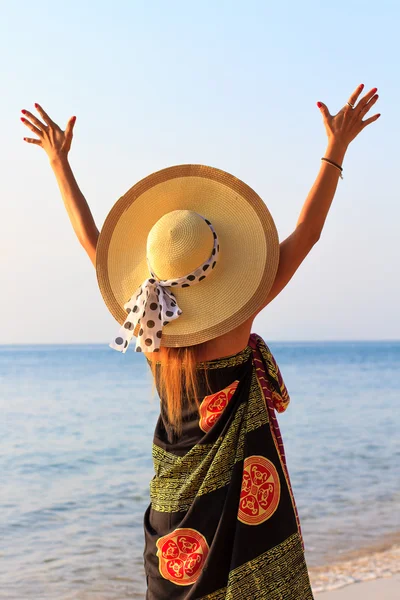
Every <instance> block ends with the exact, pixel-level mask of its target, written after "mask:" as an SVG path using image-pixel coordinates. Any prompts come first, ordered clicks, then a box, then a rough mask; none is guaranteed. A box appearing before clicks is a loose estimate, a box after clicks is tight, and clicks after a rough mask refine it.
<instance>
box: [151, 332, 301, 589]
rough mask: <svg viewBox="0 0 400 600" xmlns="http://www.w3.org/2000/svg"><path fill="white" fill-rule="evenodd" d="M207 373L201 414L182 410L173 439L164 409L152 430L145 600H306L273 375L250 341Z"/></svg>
mask: <svg viewBox="0 0 400 600" xmlns="http://www.w3.org/2000/svg"><path fill="white" fill-rule="evenodd" d="M204 365H206V366H207V369H208V379H209V385H210V387H211V390H210V389H208V390H207V388H206V385H205V381H204V378H202V377H201V376H200V377H199V378H200V388H201V390H202V392H203V393H202V395H201V398H202V402H201V406H200V411H197V410H195V411H193V410H192V411H190V410H189V409H187V410H186V411H185V410H184V413H183V417H184V425H183V431H182V434H181V435H180V436H179V438H178V439H176V438H175V437H174V434H173V432H172V431H171V430H170V428H169V427H168V423H167V420H166V418H165V416H164V414H163V410H162V409H161V415H160V417H159V420H158V422H157V425H156V430H155V435H154V444H153V460H154V468H155V476H154V478H153V480H152V481H151V484H150V497H151V504H150V506H149V507H148V509H147V511H146V514H145V520H144V527H145V551H144V563H145V571H146V577H147V587H148V589H147V595H146V598H147V600H178V599H179V600H183V599H185V600H186V599H187V600H189V599H190V600H194V599H198V600H206V599H207V600H256V599H257V600H263V599H265V600H267V599H268V600H278V599H280V600H312V598H313V595H312V591H311V586H310V581H309V577H308V571H307V566H306V562H305V558H304V546H303V541H302V536H301V530H300V524H299V519H298V515H297V510H296V505H295V501H294V498H293V494H292V489H291V485H290V480H289V475H288V472H287V467H286V460H285V454H284V449H283V443H282V438H281V435H280V431H279V427H278V423H277V419H276V412H283V411H284V410H285V409H286V408H287V405H288V404H289V396H288V393H287V390H286V387H285V384H284V382H283V380H282V377H281V374H280V371H279V367H278V366H277V364H276V362H275V360H274V358H273V356H272V354H271V352H270V350H269V348H268V347H267V346H266V344H265V342H264V341H263V340H262V339H261V338H260V337H259V336H257V335H255V334H252V335H251V336H250V340H249V346H248V347H247V348H245V349H244V350H242V351H241V352H239V353H237V354H235V355H233V356H230V357H227V358H222V359H217V360H212V361H207V363H203V366H204ZM201 366H202V365H201V364H200V365H199V374H201V372H202V370H201V368H200V367H201ZM202 386H204V387H202ZM162 405H163V403H162V401H161V407H162ZM199 412H200V414H199Z"/></svg>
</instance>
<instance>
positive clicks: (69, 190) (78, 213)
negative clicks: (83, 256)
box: [50, 156, 99, 265]
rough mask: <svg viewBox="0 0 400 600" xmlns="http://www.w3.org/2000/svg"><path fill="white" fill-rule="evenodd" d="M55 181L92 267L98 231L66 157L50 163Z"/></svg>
mask: <svg viewBox="0 0 400 600" xmlns="http://www.w3.org/2000/svg"><path fill="white" fill-rule="evenodd" d="M50 165H51V168H52V169H53V173H54V175H55V177H56V179H57V183H58V187H59V188H60V192H61V196H62V199H63V201H64V205H65V208H66V210H67V213H68V216H69V218H70V221H71V224H72V227H73V228H74V231H75V233H76V236H77V238H78V240H79V242H80V243H81V245H82V246H83V248H84V249H85V250H86V252H87V254H88V256H89V258H90V260H91V261H92V263H93V265H95V263H96V247H97V240H98V238H99V231H98V229H97V227H96V223H95V222H94V219H93V215H92V213H91V212H90V208H89V205H88V203H87V202H86V199H85V197H84V195H83V194H82V192H81V190H80V189H79V186H78V184H77V182H76V179H75V177H74V174H73V172H72V169H71V166H70V164H69V162H68V158H67V157H66V156H59V157H56V158H53V159H52V160H51V161H50Z"/></svg>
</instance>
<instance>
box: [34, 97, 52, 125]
mask: <svg viewBox="0 0 400 600" xmlns="http://www.w3.org/2000/svg"><path fill="white" fill-rule="evenodd" d="M35 108H36V110H37V111H38V113H39V115H40V116H41V117H42V119H43V121H44V122H45V123H46V125H49V126H50V127H54V126H55V123H54V121H53V120H52V119H50V117H49V115H48V114H47V113H46V111H45V110H43V108H42V107H41V106H40V104H38V103H37V102H35Z"/></svg>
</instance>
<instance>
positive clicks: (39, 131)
mask: <svg viewBox="0 0 400 600" xmlns="http://www.w3.org/2000/svg"><path fill="white" fill-rule="evenodd" d="M21 121H22V122H23V124H24V125H26V126H27V127H29V129H30V130H31V131H32V132H33V133H36V135H38V136H39V137H41V136H42V135H43V131H42V130H41V129H38V128H37V127H35V126H34V125H33V124H32V123H31V122H30V121H28V119H25V118H24V117H21Z"/></svg>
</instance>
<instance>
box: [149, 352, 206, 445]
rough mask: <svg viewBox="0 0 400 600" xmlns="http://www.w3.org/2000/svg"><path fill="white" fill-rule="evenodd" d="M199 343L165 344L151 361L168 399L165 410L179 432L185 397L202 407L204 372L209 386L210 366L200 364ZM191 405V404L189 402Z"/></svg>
mask: <svg viewBox="0 0 400 600" xmlns="http://www.w3.org/2000/svg"><path fill="white" fill-rule="evenodd" d="M198 348H199V346H185V347H183V348H167V347H165V346H162V347H161V348H160V352H159V353H158V359H157V362H156V361H154V362H152V363H151V370H152V373H153V377H154V381H155V383H156V384H157V386H158V389H159V393H160V396H161V397H162V398H163V399H164V401H165V410H166V415H167V418H168V421H169V423H170V424H171V425H172V426H173V428H174V429H175V431H176V432H177V433H180V432H181V430H182V406H183V400H184V398H186V399H187V400H188V401H189V403H191V404H192V406H191V408H195V407H197V408H198V407H199V405H200V400H201V399H200V398H199V396H198V392H199V378H198V376H199V373H200V372H201V373H203V374H204V375H205V380H206V387H208V388H209V384H208V377H207V368H206V365H205V364H204V363H203V364H202V365H201V367H200V368H198V361H197V355H198ZM189 407H190V404H189Z"/></svg>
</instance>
